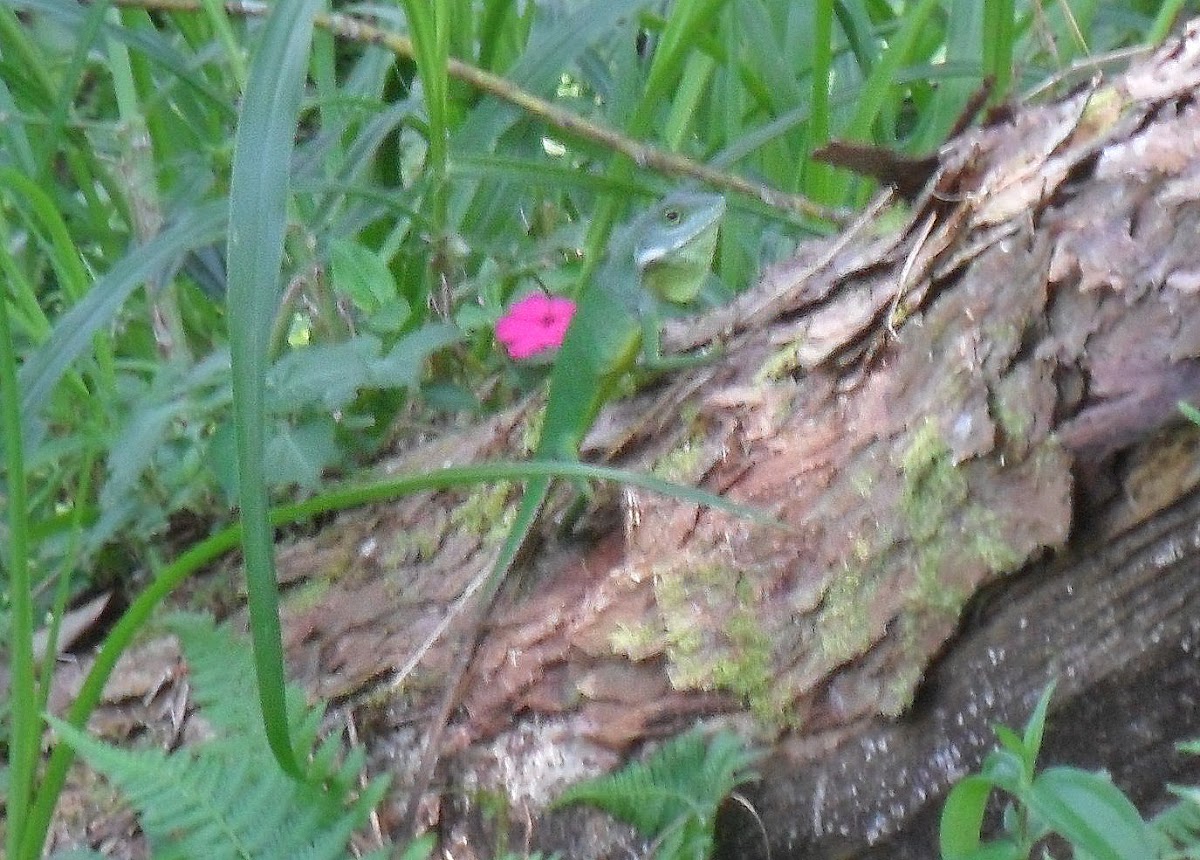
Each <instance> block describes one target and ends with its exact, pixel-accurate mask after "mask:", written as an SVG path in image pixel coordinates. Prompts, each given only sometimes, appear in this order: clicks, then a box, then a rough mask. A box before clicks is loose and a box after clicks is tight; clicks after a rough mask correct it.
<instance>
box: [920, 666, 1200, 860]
mask: <svg viewBox="0 0 1200 860" xmlns="http://www.w3.org/2000/svg"><path fill="white" fill-rule="evenodd" d="M1053 692H1054V684H1053V683H1051V684H1049V685H1047V687H1046V689H1045V691H1044V692H1043V693H1042V696H1041V698H1040V699H1039V701H1038V703H1037V706H1036V707H1035V708H1034V711H1033V714H1032V715H1031V716H1030V718H1029V723H1028V724H1027V725H1026V727H1025V732H1024V734H1023V735H1018V734H1017V733H1016V732H1014V731H1012V730H1011V729H1008V728H1006V727H1004V726H997V727H996V736H997V737H998V738H999V740H1000V749H998V750H995V751H993V752H992V753H990V754H989V755H988V757H987V758H986V759H985V760H984V763H983V767H982V769H981V770H980V772H979V773H978V774H975V775H971V776H967V777H965V778H963V779H962V780H961V781H959V782H958V783H957V784H956V785H955V786H954V788H953V789H951V791H950V794H949V795H948V796H947V798H946V803H945V806H944V807H943V809H942V819H941V827H940V844H941V854H942V857H943V858H944V860H1023V858H1027V857H1030V856H1032V855H1033V851H1034V850H1035V848H1036V846H1037V845H1038V843H1039V842H1041V841H1042V840H1043V839H1045V838H1046V836H1048V835H1050V834H1057V835H1058V836H1060V837H1061V838H1062V839H1064V840H1065V841H1066V842H1067V843H1069V844H1070V845H1071V846H1072V848H1073V849H1074V850H1075V856H1076V857H1081V858H1090V860H1146V858H1147V857H1148V856H1149V855H1148V854H1147V852H1148V851H1149V850H1150V849H1151V846H1153V845H1155V844H1158V843H1161V842H1162V840H1163V836H1162V834H1163V832H1169V833H1170V834H1171V835H1172V836H1173V837H1176V838H1178V839H1185V838H1186V837H1187V835H1188V833H1189V831H1190V830H1191V829H1192V828H1194V827H1195V825H1196V824H1198V823H1200V815H1198V814H1197V810H1196V809H1195V808H1192V809H1180V810H1179V811H1177V812H1176V813H1174V815H1173V816H1168V817H1167V819H1166V820H1163V819H1162V818H1161V817H1160V819H1159V820H1156V821H1155V822H1154V823H1153V825H1148V824H1147V823H1146V822H1145V821H1144V820H1143V819H1142V817H1141V815H1140V814H1139V813H1138V811H1137V809H1136V808H1135V807H1134V805H1133V804H1132V803H1131V802H1130V801H1129V799H1128V798H1127V797H1126V796H1125V795H1124V794H1123V793H1122V792H1121V790H1120V789H1119V788H1117V787H1116V786H1115V785H1114V784H1113V782H1112V779H1111V778H1110V777H1109V776H1108V775H1106V774H1097V773H1092V772H1089V771H1085V770H1080V769H1079V768H1074V767H1052V768H1047V769H1045V770H1042V771H1040V772H1039V771H1037V770H1036V764H1037V757H1038V753H1039V751H1040V750H1041V745H1042V735H1043V731H1044V728H1045V723H1046V712H1047V709H1048V708H1049V704H1050V697H1051V695H1052V694H1053ZM997 790H999V791H1002V792H1004V793H1005V794H1007V795H1008V796H1009V797H1010V798H1011V801H1010V803H1009V804H1008V805H1007V806H1006V807H1005V809H1004V817H1003V827H1002V832H1001V834H999V835H998V836H996V837H994V838H992V839H990V840H988V841H986V842H985V841H984V840H983V839H982V837H981V830H982V828H983V821H984V813H985V812H986V810H987V807H988V803H989V800H990V798H991V796H992V793H993V792H994V791H997ZM1181 805H1182V804H1181ZM1164 827H1165V828H1166V831H1164ZM1039 856H1047V855H1044V854H1043V855H1039ZM1161 856H1164V857H1165V856H1181V857H1183V856H1189V855H1186V854H1180V855H1168V854H1162V855H1161Z"/></svg>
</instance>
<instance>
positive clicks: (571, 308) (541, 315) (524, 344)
mask: <svg viewBox="0 0 1200 860" xmlns="http://www.w3.org/2000/svg"><path fill="white" fill-rule="evenodd" d="M573 316H575V302H573V301H571V300H570V299H564V298H561V297H560V296H547V295H545V294H543V293H530V294H529V295H528V296H526V297H525V298H523V299H521V301H519V302H517V303H516V304H514V305H513V306H512V307H511V308H509V309H508V313H507V314H505V315H504V316H502V317H500V319H499V320H498V321H497V322H496V339H497V340H498V341H500V342H501V343H502V344H504V349H505V350H506V351H507V352H508V355H509V357H510V358H514V359H517V360H521V359H525V358H529V357H531V356H534V355H537V354H538V353H541V352H545V351H547V350H555V349H558V347H559V346H561V345H562V342H563V338H564V337H565V336H566V334H567V326H569V325H570V324H571V317H573Z"/></svg>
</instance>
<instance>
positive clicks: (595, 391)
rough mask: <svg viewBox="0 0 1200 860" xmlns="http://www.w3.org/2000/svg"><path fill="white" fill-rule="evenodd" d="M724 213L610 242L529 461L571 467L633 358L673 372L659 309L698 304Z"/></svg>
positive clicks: (520, 525) (682, 201)
mask: <svg viewBox="0 0 1200 860" xmlns="http://www.w3.org/2000/svg"><path fill="white" fill-rule="evenodd" d="M724 213H725V200H724V198H722V197H720V196H718V195H715V194H704V193H699V192H677V193H675V194H672V195H670V196H668V197H666V198H665V199H663V200H662V201H661V202H659V203H658V204H656V205H655V206H654V207H653V208H651V209H649V210H648V211H646V212H643V213H642V214H641V215H639V216H638V217H637V218H635V219H633V220H632V221H631V222H630V223H629V224H628V225H627V226H626V227H625V228H623V229H621V230H620V231H619V232H617V233H616V234H614V236H613V238H612V240H611V241H610V243H609V250H608V253H607V254H606V255H605V259H604V261H603V263H602V264H601V268H600V270H599V272H598V273H597V274H596V276H595V277H594V279H593V280H592V282H591V283H590V284H589V285H588V286H586V287H585V288H584V290H583V292H582V294H581V296H580V298H579V301H578V303H577V305H576V309H575V315H574V317H573V318H572V320H571V325H570V327H569V328H568V329H567V333H566V336H565V338H564V339H563V343H562V346H561V348H560V349H559V353H558V355H557V357H556V358H555V360H554V367H553V369H552V371H551V374H550V393H549V398H548V400H547V402H546V412H545V417H544V419H543V422H542V435H541V438H540V440H539V442H538V446H537V449H536V452H535V454H534V458H535V459H537V460H550V461H556V460H558V461H567V462H574V461H576V460H578V459H579V449H580V446H581V445H582V444H583V438H584V436H585V435H586V434H587V432H588V430H589V429H590V428H591V426H592V423H593V422H594V421H595V419H596V415H597V413H599V411H600V408H601V407H602V406H603V405H604V403H605V402H606V401H607V400H608V399H609V398H610V397H611V396H612V395H613V392H614V390H615V389H616V387H617V385H618V384H619V383H620V381H621V378H622V377H623V376H624V375H625V374H626V373H628V372H630V371H631V370H632V369H633V368H634V366H635V364H636V362H637V357H638V354H639V352H640V353H642V354H644V356H645V365H646V366H647V367H648V368H651V369H653V368H662V367H667V366H677V365H678V364H679V362H670V361H664V360H663V358H662V356H661V354H660V339H659V329H658V326H659V320H658V311H657V306H658V302H659V301H666V302H671V303H673V304H685V303H688V302H691V301H693V300H694V299H695V298H696V295H697V294H698V293H699V291H700V289H701V287H702V286H703V283H704V280H705V278H706V277H707V276H708V272H709V268H710V267H711V266H712V260H713V253H714V252H715V250H716V243H717V231H718V227H719V224H720V221H721V217H722V215H724ZM552 483H553V479H552V478H550V477H536V478H532V479H530V480H529V482H528V483H527V485H526V487H525V492H524V494H523V495H522V497H521V504H520V507H519V508H518V509H517V514H516V518H515V519H514V520H513V524H512V526H511V528H510V529H509V531H508V533H507V535H506V536H505V539H504V543H503V544H502V545H501V547H500V552H499V555H498V556H497V558H496V561H495V563H494V564H493V566H492V568H491V570H490V572H489V573H488V574H487V578H486V579H485V580H484V581H483V583H482V585H481V586H480V587H479V589H478V597H477V598H475V600H476V605H477V606H478V607H479V614H478V615H477V616H476V622H477V623H476V626H475V628H474V633H473V634H472V638H471V639H470V640H469V641H468V642H467V643H466V645H465V647H464V649H463V652H462V654H461V655H460V658H459V660H458V661H457V663H456V665H455V667H454V670H453V671H452V673H451V676H450V683H449V686H448V688H447V693H446V695H445V698H444V699H443V702H442V707H441V708H440V709H439V711H438V713H437V714H436V715H435V717H434V721H433V723H432V725H431V728H430V730H429V734H428V737H427V739H426V747H425V751H424V755H423V757H422V762H421V766H420V767H419V768H418V770H417V779H418V781H422V780H424V781H427V780H428V779H429V778H430V777H431V776H432V771H433V767H434V765H435V764H436V762H437V756H438V753H439V747H440V739H441V733H442V731H443V729H444V728H445V726H446V724H447V723H448V722H449V719H450V715H451V713H452V712H453V710H454V708H455V707H456V706H457V703H458V701H459V699H460V698H461V692H462V691H461V690H460V687H462V685H463V682H464V680H465V678H466V670H467V668H468V666H469V665H470V662H471V658H472V656H473V655H474V651H475V648H476V646H477V645H478V640H479V638H480V633H481V632H482V627H483V621H484V620H485V619H486V616H487V613H488V612H489V610H490V608H491V605H492V603H493V602H494V600H495V598H496V595H497V594H498V592H499V590H500V587H501V585H503V583H504V580H505V578H506V577H507V576H508V574H509V572H510V571H511V570H512V568H513V566H514V564H515V562H516V559H517V557H518V555H519V554H520V552H521V548H522V547H523V546H524V545H525V542H526V540H527V538H528V537H529V534H530V532H531V531H532V529H533V526H534V524H535V523H536V522H537V519H538V514H539V513H540V512H541V510H542V507H543V505H544V504H545V502H546V498H547V496H548V495H549V493H550V487H551V485H552ZM423 788H424V785H418V789H421V790H418V791H415V792H414V797H413V803H414V804H415V803H417V802H419V799H420V795H421V794H423V793H424V792H423ZM413 810H414V811H415V806H414V807H413ZM411 819H412V816H411V815H410V820H411Z"/></svg>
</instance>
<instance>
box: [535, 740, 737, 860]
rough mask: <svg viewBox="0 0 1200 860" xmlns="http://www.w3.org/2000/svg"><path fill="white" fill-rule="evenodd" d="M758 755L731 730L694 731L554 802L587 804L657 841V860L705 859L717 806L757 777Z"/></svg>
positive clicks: (711, 845)
mask: <svg viewBox="0 0 1200 860" xmlns="http://www.w3.org/2000/svg"><path fill="white" fill-rule="evenodd" d="M756 758H757V756H756V755H755V754H754V753H751V752H748V751H747V750H746V748H745V746H744V745H743V743H742V741H741V740H740V739H739V738H738V737H737V736H736V735H734V734H732V733H730V732H721V733H719V734H716V735H713V736H712V737H711V738H706V737H705V735H704V733H703V732H701V731H699V730H693V731H690V732H688V733H686V734H683V735H680V736H679V737H677V738H674V739H672V740H670V741H668V742H667V743H665V744H663V746H661V747H660V748H659V749H658V750H656V751H655V752H654V753H653V754H652V755H651V756H650V757H649V758H648V759H646V760H645V761H641V762H631V763H630V764H628V765H627V766H626V767H625V768H624V769H622V770H620V771H618V772H616V773H612V774H608V775H607V776H602V777H597V778H596V779H592V780H588V781H587V782H582V783H580V784H578V785H574V786H572V787H571V788H569V789H567V790H566V791H565V792H563V794H562V796H560V797H559V798H558V800H557V801H555V805H556V806H563V805H566V804H569V803H588V804H591V805H592V806H597V807H600V808H601V809H603V810H605V811H607V812H608V813H609V814H611V815H613V816H615V817H616V818H619V819H621V820H622V821H625V822H627V823H629V824H632V825H633V826H634V827H636V828H637V829H638V830H639V831H640V832H641V833H642V834H643V835H644V836H646V837H647V838H653V839H654V840H655V842H656V846H657V847H656V850H655V854H654V856H655V857H657V858H660V860H704V858H705V857H708V856H709V854H710V853H711V852H712V847H713V828H714V827H715V826H716V817H717V809H718V807H719V806H720V805H721V802H722V801H723V800H724V799H725V798H726V797H727V796H728V795H729V793H730V792H732V791H733V790H734V789H735V788H737V787H738V786H739V785H742V784H743V783H746V782H750V781H752V780H754V779H756V775H755V773H754V772H753V771H752V770H751V767H752V765H753V764H754V761H755V759H756Z"/></svg>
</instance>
